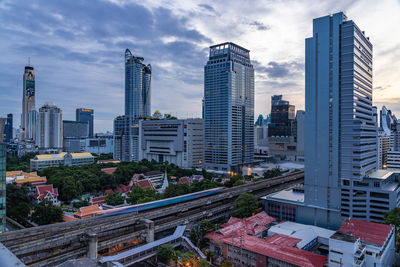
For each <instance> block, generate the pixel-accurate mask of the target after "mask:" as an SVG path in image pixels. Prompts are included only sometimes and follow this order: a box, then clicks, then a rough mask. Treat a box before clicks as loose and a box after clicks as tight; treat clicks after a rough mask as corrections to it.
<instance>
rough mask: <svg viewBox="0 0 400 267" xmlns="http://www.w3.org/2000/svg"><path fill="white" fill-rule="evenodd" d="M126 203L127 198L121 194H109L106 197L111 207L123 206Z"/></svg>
mask: <svg viewBox="0 0 400 267" xmlns="http://www.w3.org/2000/svg"><path fill="white" fill-rule="evenodd" d="M124 202H125V198H124V197H123V196H121V195H120V194H116V193H111V194H108V195H107V197H106V203H107V204H108V205H111V206H117V205H121V204H124Z"/></svg>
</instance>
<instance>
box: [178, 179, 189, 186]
mask: <svg viewBox="0 0 400 267" xmlns="http://www.w3.org/2000/svg"><path fill="white" fill-rule="evenodd" d="M178 184H187V185H190V179H189V177H182V178H180V179H179V182H178Z"/></svg>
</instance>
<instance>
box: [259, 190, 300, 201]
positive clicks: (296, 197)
mask: <svg viewBox="0 0 400 267" xmlns="http://www.w3.org/2000/svg"><path fill="white" fill-rule="evenodd" d="M266 198H268V199H279V200H285V201H287V202H296V203H298V202H303V203H304V192H298V191H294V190H293V188H288V189H284V190H282V191H279V192H276V193H273V194H270V195H268V196H266V197H263V199H266Z"/></svg>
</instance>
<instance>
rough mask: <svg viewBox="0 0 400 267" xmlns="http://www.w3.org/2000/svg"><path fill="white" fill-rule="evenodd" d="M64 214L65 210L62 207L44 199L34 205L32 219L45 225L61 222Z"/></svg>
mask: <svg viewBox="0 0 400 267" xmlns="http://www.w3.org/2000/svg"><path fill="white" fill-rule="evenodd" d="M62 215H63V211H62V209H61V208H60V207H57V206H54V205H53V203H52V202H51V201H49V200H47V199H44V200H42V201H41V202H40V203H39V204H38V205H35V206H34V208H33V213H32V215H31V219H32V221H34V222H35V223H37V224H39V225H45V224H50V223H55V222H61V221H62Z"/></svg>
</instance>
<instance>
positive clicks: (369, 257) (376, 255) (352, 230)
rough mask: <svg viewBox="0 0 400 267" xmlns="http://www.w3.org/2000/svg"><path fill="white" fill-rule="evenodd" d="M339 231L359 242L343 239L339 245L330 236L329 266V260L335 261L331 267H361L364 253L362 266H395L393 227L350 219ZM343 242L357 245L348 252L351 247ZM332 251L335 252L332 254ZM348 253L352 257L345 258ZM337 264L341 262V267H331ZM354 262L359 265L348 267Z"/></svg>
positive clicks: (335, 239) (333, 237)
mask: <svg viewBox="0 0 400 267" xmlns="http://www.w3.org/2000/svg"><path fill="white" fill-rule="evenodd" d="M339 231H340V232H342V233H347V234H348V235H350V236H353V237H355V238H356V239H357V240H358V239H359V240H360V241H355V242H353V239H352V240H348V239H345V240H342V241H343V242H341V243H340V244H339V243H337V238H335V235H334V236H332V237H331V239H332V240H330V242H329V244H330V245H329V260H330V262H329V264H331V259H334V260H335V261H336V262H333V263H332V266H363V265H362V262H363V257H362V256H363V255H364V253H365V265H364V266H366V267H384V266H393V265H394V264H395V261H396V256H395V228H394V227H393V226H391V225H387V224H381V223H373V222H367V221H362V220H357V219H350V220H349V221H347V222H346V224H345V225H343V226H342V227H340V229H339ZM344 241H346V242H348V243H353V244H354V243H357V244H356V245H355V246H354V248H353V249H352V250H350V249H351V247H352V245H351V244H350V245H349V244H347V245H344V243H345V242H344ZM335 242H336V243H335ZM359 242H361V246H360V245H359V244H358V243H359ZM332 251H335V252H334V253H333V254H332V253H331V252H332ZM349 251H352V252H353V254H354V256H353V257H346V253H348V252H349ZM340 253H343V256H341V255H342V254H340ZM331 254H332V256H331ZM340 259H341V260H340ZM337 262H343V265H333V264H334V263H335V264H338V263H337ZM354 262H358V263H360V265H350V263H354ZM347 263H349V264H347ZM329 266H331V265H329Z"/></svg>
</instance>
